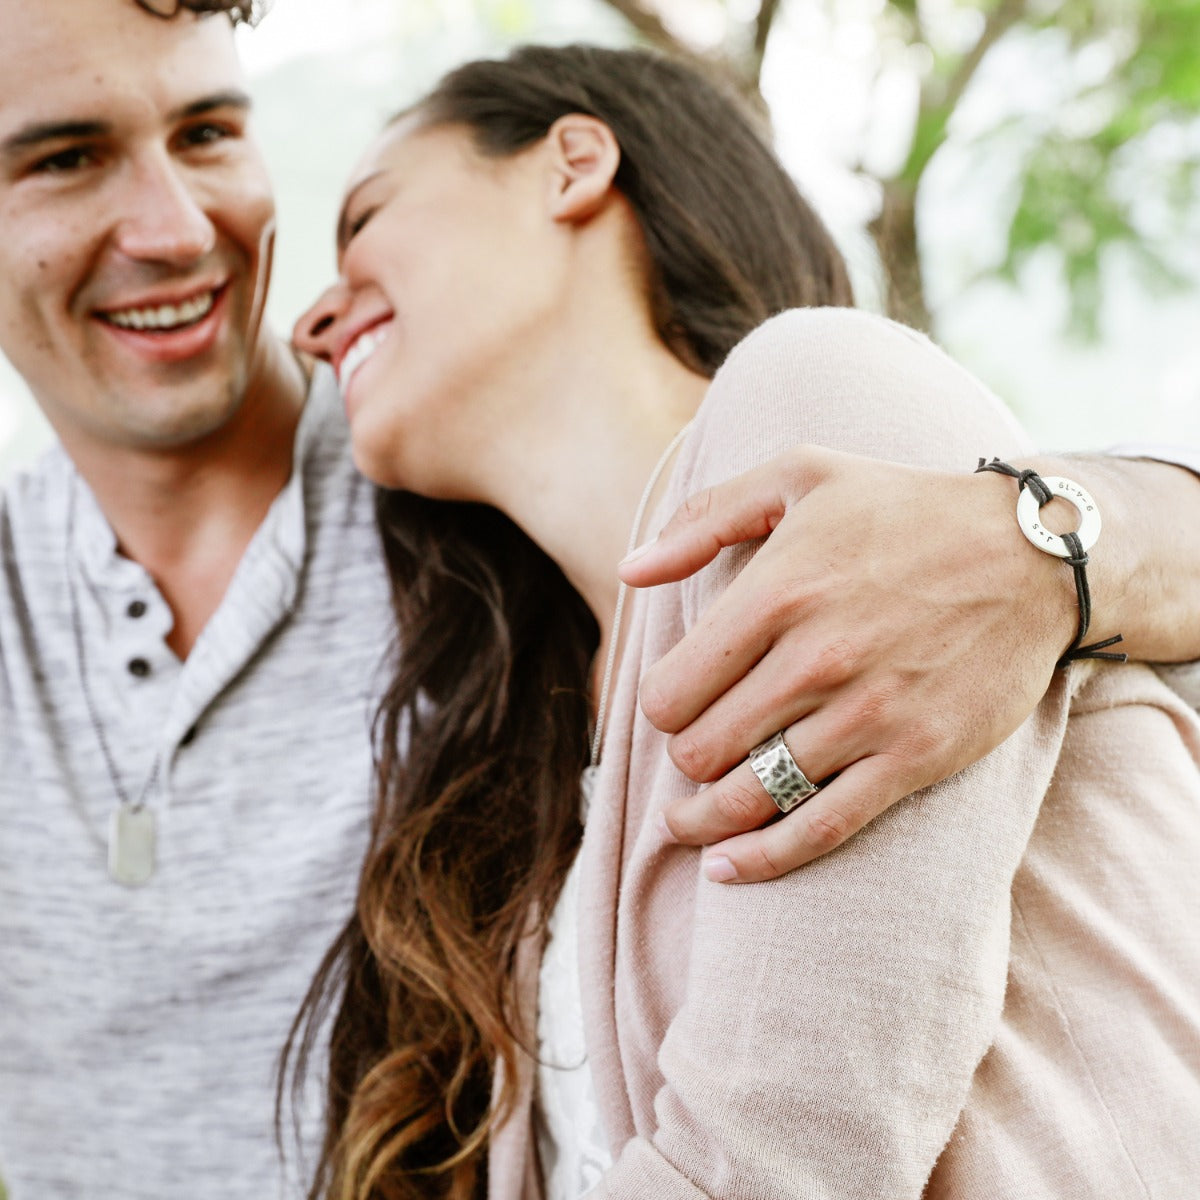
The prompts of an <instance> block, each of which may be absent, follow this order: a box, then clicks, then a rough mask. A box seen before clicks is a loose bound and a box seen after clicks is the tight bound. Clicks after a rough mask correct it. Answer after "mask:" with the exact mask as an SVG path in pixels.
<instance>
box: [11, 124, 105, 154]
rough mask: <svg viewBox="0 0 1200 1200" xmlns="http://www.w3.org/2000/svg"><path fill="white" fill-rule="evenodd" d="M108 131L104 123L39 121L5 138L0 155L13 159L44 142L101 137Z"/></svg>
mask: <svg viewBox="0 0 1200 1200" xmlns="http://www.w3.org/2000/svg"><path fill="white" fill-rule="evenodd" d="M110 129H111V126H110V125H108V124H107V123H106V122H104V121H39V122H37V123H35V124H33V125H26V126H25V127H24V128H22V129H18V130H17V132H16V133H14V134H10V135H9V136H8V137H6V138H5V139H4V141H3V143H0V153H2V154H3V155H4V157H5V158H14V157H15V156H16V155H18V154H20V153H21V152H22V151H24V150H28V149H29V148H30V147H31V146H40V145H42V144H43V143H44V142H58V141H66V140H70V139H77V138H94V137H102V136H103V135H104V134H106V133H108V132H109V131H110Z"/></svg>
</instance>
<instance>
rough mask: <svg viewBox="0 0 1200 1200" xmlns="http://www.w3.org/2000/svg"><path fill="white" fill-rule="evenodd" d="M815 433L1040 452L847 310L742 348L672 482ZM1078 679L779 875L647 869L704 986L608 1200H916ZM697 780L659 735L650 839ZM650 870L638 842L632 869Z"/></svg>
mask: <svg viewBox="0 0 1200 1200" xmlns="http://www.w3.org/2000/svg"><path fill="white" fill-rule="evenodd" d="M798 441H806V442H820V443H823V444H825V445H829V446H834V447H837V448H840V449H846V450H851V451H856V452H859V453H865V454H873V455H876V456H878V457H882V458H888V459H892V460H897V461H902V462H909V463H914V464H920V465H929V466H941V467H962V466H964V465H967V464H973V463H974V461H975V459H976V458H978V457H979V456H989V457H990V456H991V455H993V454H997V455H1001V456H1004V455H1010V454H1015V453H1020V452H1022V451H1024V450H1025V449H1026V448H1027V444H1026V442H1025V440H1024V437H1023V435H1022V434H1021V432H1020V430H1019V429H1018V427H1017V426H1016V424H1015V423H1014V422H1013V420H1012V419H1011V417H1009V416H1008V414H1007V413H1006V412H1005V411H1004V410H1003V408H1002V406H1001V405H1000V404H999V402H998V401H996V400H995V399H994V398H993V397H992V396H991V395H990V394H988V393H987V392H986V391H985V390H984V389H983V388H982V387H981V386H980V385H979V384H978V383H976V382H975V381H974V380H973V379H972V378H971V377H970V376H969V375H968V374H967V373H966V372H964V371H963V370H962V369H961V368H959V367H958V366H957V365H956V364H954V363H953V362H952V361H951V360H950V359H948V358H947V357H946V356H945V355H943V354H942V353H941V352H940V351H939V350H937V349H936V348H935V347H934V346H933V345H932V344H931V343H930V342H928V341H927V340H926V339H924V338H922V337H921V336H920V335H916V334H913V333H911V332H910V331H908V330H905V329H903V328H901V327H899V326H896V325H893V324H891V323H890V322H885V321H882V320H880V319H877V318H873V317H869V316H866V315H864V314H860V313H856V312H850V311H843V310H813V311H805V312H795V313H788V314H784V315H782V316H780V317H777V318H775V319H774V320H772V321H770V322H768V323H767V324H766V325H765V326H763V327H762V328H761V329H760V330H758V331H756V332H755V333H754V334H752V335H751V336H750V338H749V339H747V341H745V342H744V343H742V345H741V346H740V347H739V348H738V349H737V350H735V351H734V353H733V355H732V356H731V357H730V359H729V361H728V363H727V364H726V366H725V367H724V368H723V369H722V371H721V372H720V373H719V374H718V376H717V378H716V380H714V383H713V386H712V388H711V390H710V392H709V395H708V397H707V398H706V400H705V402H704V405H703V406H702V409H701V412H700V414H699V417H698V420H697V425H696V428H695V430H694V432H693V436H692V438H691V439H690V441H689V444H688V446H687V447H685V450H684V452H683V455H682V456H681V460H680V466H679V468H678V470H677V474H676V479H675V486H677V487H679V488H681V489H682V490H683V491H684V492H685V493H690V492H693V491H695V490H697V489H699V488H703V487H705V486H708V485H710V484H712V483H716V482H719V481H720V480H722V479H725V478H727V477H728V476H729V475H731V474H732V473H735V472H739V471H743V470H746V469H749V468H750V467H753V466H755V465H757V464H758V463H760V462H763V461H766V460H767V459H768V458H770V457H772V456H773V455H774V454H776V453H778V452H779V451H781V450H782V449H785V448H787V447H790V446H793V445H795V444H796V443H797V442H798ZM963 536H964V538H969V537H970V530H968V529H965V530H964V531H963ZM846 537H847V547H848V549H849V548H850V547H852V542H853V530H847V531H846ZM750 553H752V548H751V549H747V548H742V547H735V548H733V549H732V550H730V551H726V552H724V553H723V554H722V555H721V556H720V557H719V558H718V559H717V561H716V562H715V563H714V564H713V565H712V566H711V567H710V568H708V569H706V570H705V571H703V572H701V573H700V574H699V575H698V576H696V577H695V578H694V579H693V580H690V581H687V582H685V584H683V585H682V586H681V588H680V589H678V590H677V591H676V593H675V599H674V602H675V603H676V604H677V605H678V606H679V607H681V609H682V612H681V614H677V615H681V616H682V621H683V624H684V626H688V625H690V624H692V623H693V622H694V621H695V620H696V618H697V617H698V615H699V614H700V613H701V612H702V611H703V609H704V607H705V606H706V605H707V603H708V602H709V601H710V600H711V599H712V598H713V597H715V596H716V595H718V594H719V593H720V592H721V591H722V589H723V588H724V587H725V586H726V585H727V584H728V582H729V580H730V579H731V578H732V577H733V576H734V574H736V572H737V571H738V570H739V569H740V568H741V567H742V566H743V565H744V564H745V562H746V561H747V559H748V556H749V554H750ZM665 602H667V601H664V603H665ZM896 602H897V603H904V598H903V597H897V598H896ZM1068 680H1069V676H1068V674H1067V673H1062V672H1060V673H1059V677H1058V679H1057V680H1056V681H1055V684H1054V685H1053V687H1052V689H1051V691H1050V693H1049V694H1048V695H1047V697H1046V699H1045V700H1044V701H1043V702H1042V704H1041V705H1040V706H1039V708H1038V710H1037V711H1036V712H1035V713H1034V714H1033V716H1031V717H1030V719H1029V720H1028V721H1027V722H1026V723H1025V724H1024V725H1023V726H1022V727H1021V728H1020V729H1019V730H1018V731H1017V732H1016V733H1015V734H1014V735H1013V736H1012V737H1011V738H1009V739H1008V740H1007V741H1006V742H1005V743H1004V744H1003V745H1001V746H1000V747H999V748H998V749H997V750H995V751H994V752H993V753H992V754H990V755H989V756H988V757H987V758H985V759H984V760H982V761H981V762H979V763H976V764H975V765H973V766H972V767H971V768H969V769H968V770H966V771H963V772H961V773H960V774H958V775H957V776H954V777H953V778H951V779H949V780H947V781H945V782H943V783H941V784H938V785H936V786H934V787H932V788H929V789H927V790H926V791H924V792H921V793H918V794H916V795H915V796H913V797H910V798H909V799H908V800H907V801H905V802H902V803H901V804H898V805H894V806H893V807H892V808H891V809H890V810H889V811H888V812H887V813H885V814H884V815H883V816H881V817H880V818H878V819H877V820H876V821H874V822H872V823H871V825H870V826H868V827H867V829H866V830H864V831H863V832H862V833H860V834H859V835H858V836H856V837H855V838H853V839H851V840H850V841H849V842H847V843H846V844H845V845H843V846H841V847H840V848H839V849H838V850H836V851H834V852H833V853H831V854H829V855H827V856H825V857H824V858H822V859H820V860H818V861H816V862H814V863H811V864H809V865H808V866H806V867H804V868H803V869H802V870H799V871H796V872H793V873H791V874H790V875H787V876H785V877H783V878H781V879H776V880H772V881H770V882H767V883H759V884H752V885H745V886H738V885H732V886H730V885H718V884H713V883H709V882H708V881H707V880H706V879H704V878H703V876H702V875H701V873H700V871H699V869H698V862H697V858H696V855H695V852H694V851H690V850H687V849H686V848H683V847H672V848H670V850H669V852H668V854H667V856H666V858H665V860H664V858H663V856H662V855H661V853H660V856H659V857H658V858H656V859H652V858H650V857H647V861H648V862H650V863H651V866H650V867H649V868H648V869H649V870H653V871H663V872H668V873H669V872H675V873H676V874H678V875H679V876H680V883H681V887H683V888H685V889H690V891H691V893H692V895H693V897H694V909H693V912H694V920H693V922H692V928H691V941H690V948H688V949H687V950H686V953H684V952H682V951H681V952H680V958H681V959H682V962H681V969H682V970H683V971H685V972H686V981H685V983H684V985H683V998H682V1003H681V1004H680V1005H679V1007H678V1008H677V1010H676V1011H675V1012H674V1014H673V1016H672V1017H671V1019H670V1022H669V1025H668V1027H667V1031H666V1035H665V1037H664V1038H663V1039H662V1042H661V1046H660V1047H659V1050H658V1059H657V1064H656V1066H657V1071H658V1072H659V1075H660V1077H661V1086H659V1088H658V1091H657V1094H656V1095H655V1099H654V1122H653V1128H652V1129H650V1128H646V1129H642V1130H639V1133H638V1136H635V1137H633V1138H631V1139H630V1140H629V1141H628V1142H627V1143H626V1144H625V1145H624V1147H623V1148H622V1150H621V1153H620V1156H619V1158H618V1160H617V1162H616V1163H615V1164H614V1165H613V1167H612V1168H611V1169H610V1170H609V1171H608V1172H607V1173H606V1174H605V1176H604V1178H603V1180H602V1182H601V1183H600V1185H599V1186H598V1187H597V1188H596V1190H595V1191H593V1192H592V1193H590V1196H591V1197H593V1200H600V1198H602V1197H603V1198H609V1197H611V1198H614V1200H615V1198H618V1197H620V1198H621V1200H635V1198H636V1200H646V1197H653V1198H654V1200H683V1198H684V1197H689V1198H692V1197H708V1196H712V1197H716V1196H721V1197H746V1198H750V1197H753V1198H754V1200H785V1198H789V1200H800V1198H803V1200H879V1198H880V1197H887V1198H888V1200H918V1198H919V1197H920V1196H921V1194H922V1190H923V1188H924V1186H925V1182H926V1180H927V1178H928V1176H929V1173H930V1171H931V1169H932V1167H933V1165H934V1163H935V1161H936V1160H937V1157H938V1155H939V1153H940V1152H941V1150H942V1148H943V1146H944V1145H945V1144H946V1141H947V1139H948V1138H949V1136H950V1134H951V1132H952V1130H953V1129H954V1126H955V1123H956V1121H957V1119H958V1116H959V1113H960V1111H961V1109H962V1107H963V1105H964V1102H965V1099H966V1096H967V1092H968V1088H969V1086H970V1082H971V1079H972V1075H973V1073H974V1072H975V1069H976V1067H977V1065H978V1064H979V1062H980V1060H981V1059H982V1057H983V1055H984V1054H985V1052H986V1051H987V1049H988V1047H989V1045H990V1044H991V1042H992V1040H993V1037H994V1033H995V1030H996V1028H997V1025H998V1023H999V1020H1000V1013H1001V1008H1002V1003H1003V997H1004V990H1005V979H1006V974H1007V968H1008V950H1009V922H1010V906H1011V904H1010V893H1011V888H1012V881H1013V876H1014V873H1015V872H1016V870H1017V867H1018V865H1019V863H1020V862H1021V858H1022V855H1023V853H1024V850H1025V847H1026V844H1027V841H1028V839H1029V836H1030V833H1031V830H1032V828H1033V825H1034V822H1035V820H1036V818H1037V814H1038V809H1039V805H1040V802H1041V800H1042V797H1043V795H1044V794H1045V792H1046V790H1047V788H1048V787H1049V784H1050V779H1051V776H1052V774H1053V771H1054V767H1055V762H1056V756H1057V752H1058V748H1059V745H1060V743H1061V739H1062V735H1063V730H1064V728H1065V722H1066V709H1067V703H1068V688H1069V683H1068ZM680 778H681V777H679V776H678V774H677V772H675V771H674V768H673V767H672V766H671V764H670V762H669V760H668V759H667V756H666V753H665V745H664V743H663V740H662V739H661V738H657V737H656V736H655V735H654V734H653V731H650V730H648V728H647V727H646V726H645V724H644V722H643V723H642V725H641V727H640V733H639V732H635V737H634V741H633V750H632V756H631V761H630V771H629V783H630V799H629V804H630V808H631V811H632V812H633V813H634V814H635V819H637V820H640V821H642V823H643V828H644V829H647V830H648V829H649V828H650V826H651V824H652V822H653V819H654V814H655V813H656V812H657V811H658V809H659V808H660V807H661V805H662V804H663V803H665V802H666V801H667V800H669V799H670V798H672V795H674V794H679V790H680V788H681V786H685V785H682V784H681V782H680ZM635 790H636V791H638V792H639V793H640V794H635ZM652 843H653V839H652V837H651V836H649V835H648V834H647V835H646V836H643V837H642V838H641V840H640V842H639V845H641V846H643V847H648V846H651V845H652ZM653 853H657V852H655V851H649V850H647V851H646V854H647V856H650V855H652V854H653ZM638 867H639V864H638V852H637V851H636V850H635V852H634V855H633V861H632V862H631V863H630V864H629V865H628V867H627V870H626V877H627V878H630V879H632V878H635V877H636V875H637V871H638ZM625 886H626V884H625V882H623V883H622V887H623V888H624V887H625ZM631 919H633V920H634V921H635V922H636V913H635V914H633V917H632V918H631ZM628 937H629V938H630V939H631V940H632V941H635V942H636V941H638V939H639V938H640V939H642V940H643V941H645V942H646V943H648V944H653V942H654V941H655V939H656V938H657V939H661V938H662V932H661V931H659V930H655V929H649V928H647V929H640V930H639V929H638V928H636V927H635V928H634V929H632V930H631V931H630V932H629V934H628ZM664 953H669V951H664Z"/></svg>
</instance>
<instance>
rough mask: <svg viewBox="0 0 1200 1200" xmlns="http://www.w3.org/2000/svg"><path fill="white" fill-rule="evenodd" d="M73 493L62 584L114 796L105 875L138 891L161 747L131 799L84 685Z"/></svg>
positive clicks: (148, 851)
mask: <svg viewBox="0 0 1200 1200" xmlns="http://www.w3.org/2000/svg"><path fill="white" fill-rule="evenodd" d="M76 495H77V489H76V488H75V487H73V488H72V490H71V496H70V499H69V500H68V501H67V531H66V548H67V554H66V583H67V599H68V603H69V604H70V612H71V632H72V634H73V635H74V638H75V661H76V663H77V665H78V669H79V691H80V694H81V695H82V696H83V703H84V707H85V708H86V709H87V714H88V720H89V721H90V722H91V726H92V731H93V732H94V733H95V735H96V741H97V742H98V743H99V745H100V754H101V756H102V757H103V759H104V766H105V768H106V770H107V771H108V778H109V782H110V783H111V784H112V789H113V792H114V794H115V795H116V797H117V805H116V807H115V808H114V809H113V811H112V813H111V814H110V815H109V818H108V842H107V846H108V873H109V875H110V876H111V878H112V879H113V881H114V882H115V883H119V884H122V885H124V886H125V887H141V886H142V885H143V884H145V883H148V882H149V881H150V878H151V876H153V874H154V859H155V848H156V844H157V840H158V838H157V828H156V821H155V817H154V811H153V809H151V808H150V807H149V806H148V805H147V804H146V800H147V799H148V797H149V795H150V791H151V789H152V788H153V787H154V784H155V783H156V781H157V780H158V774H159V771H160V770H161V767H162V748H161V747H160V748H159V749H158V751H157V752H156V753H155V755H154V761H153V762H152V763H151V764H150V771H149V773H148V774H147V776H146V778H145V780H144V781H143V783H142V786H141V787H140V788H139V789H138V791H137V794H136V795H135V796H133V797H132V798H131V797H130V795H129V793H128V792H127V791H126V790H125V785H124V783H123V782H122V781H121V773H120V772H119V771H118V770H117V763H116V759H115V758H114V757H113V753H112V749H111V748H110V746H109V744H108V737H107V736H106V735H105V732H104V726H103V724H102V723H101V721H100V718H99V715H98V713H97V706H96V702H95V700H94V699H93V697H92V690H91V688H90V687H89V686H88V671H87V656H86V652H85V647H84V639H83V621H82V620H81V618H80V615H79V601H78V599H77V597H76V593H75V587H74V583H75V580H74V578H73V572H72V569H71V568H72V553H73V550H74V540H75V538H74V534H75V503H76Z"/></svg>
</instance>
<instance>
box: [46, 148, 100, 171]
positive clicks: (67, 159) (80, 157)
mask: <svg viewBox="0 0 1200 1200" xmlns="http://www.w3.org/2000/svg"><path fill="white" fill-rule="evenodd" d="M95 162H96V155H95V154H94V153H93V152H92V151H91V150H89V149H87V148H86V147H84V146H71V147H69V148H68V149H66V150H57V151H55V153H53V154H47V155H46V157H45V158H39V159H38V161H37V162H35V163H34V164H33V167H32V168H31V170H32V172H33V173H34V174H36V175H65V174H67V173H68V172H70V171H81V170H83V169H84V168H85V167H90V166H93V165H94V164H95Z"/></svg>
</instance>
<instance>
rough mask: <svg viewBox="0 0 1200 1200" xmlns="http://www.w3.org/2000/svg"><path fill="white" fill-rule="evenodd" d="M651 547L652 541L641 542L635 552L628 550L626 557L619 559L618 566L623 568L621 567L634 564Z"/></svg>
mask: <svg viewBox="0 0 1200 1200" xmlns="http://www.w3.org/2000/svg"><path fill="white" fill-rule="evenodd" d="M653 545H654V541H653V540H651V541H649V542H643V543H642V544H641V545H640V546H639V547H638V548H637V549H636V550H630V552H629V553H628V554H627V555H625V557H624V558H623V559H621V562H620V564H619V565H620V566H622V567H623V566H625V564H626V563H631V562H636V561H637V560H638V559H639V558H641V557H642V555H643V554H645V553H646V551H647V550H649V549H650V547H651V546H653Z"/></svg>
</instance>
